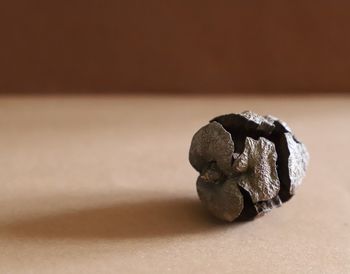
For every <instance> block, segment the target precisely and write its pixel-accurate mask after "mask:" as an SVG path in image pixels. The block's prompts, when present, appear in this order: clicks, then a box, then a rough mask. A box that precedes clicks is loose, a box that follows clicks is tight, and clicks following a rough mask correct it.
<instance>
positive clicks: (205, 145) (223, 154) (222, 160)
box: [189, 122, 234, 174]
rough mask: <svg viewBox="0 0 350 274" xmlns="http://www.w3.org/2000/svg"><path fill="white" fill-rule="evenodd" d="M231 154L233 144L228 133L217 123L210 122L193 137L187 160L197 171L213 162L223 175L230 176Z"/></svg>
mask: <svg viewBox="0 0 350 274" xmlns="http://www.w3.org/2000/svg"><path fill="white" fill-rule="evenodd" d="M233 152H234V144H233V141H232V138H231V135H230V133H228V132H227V131H226V130H225V129H224V128H223V127H222V125H220V124H219V123H217V122H211V123H209V124H207V125H206V126H204V127H202V128H201V129H200V130H198V131H197V132H196V134H195V135H194V136H193V138H192V143H191V148H190V156H189V160H190V163H191V165H192V166H193V167H194V168H195V169H196V170H197V171H201V170H203V168H205V167H206V166H207V165H208V164H209V163H210V162H212V161H215V162H216V163H217V165H218V166H219V167H220V169H221V170H222V171H223V172H224V173H225V174H230V173H231V172H232V167H231V162H232V157H233Z"/></svg>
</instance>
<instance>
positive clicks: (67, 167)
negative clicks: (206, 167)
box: [0, 95, 350, 274]
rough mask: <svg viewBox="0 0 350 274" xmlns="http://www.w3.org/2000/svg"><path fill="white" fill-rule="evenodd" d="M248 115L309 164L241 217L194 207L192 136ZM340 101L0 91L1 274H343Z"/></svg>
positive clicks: (348, 257)
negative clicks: (266, 118)
mask: <svg viewBox="0 0 350 274" xmlns="http://www.w3.org/2000/svg"><path fill="white" fill-rule="evenodd" d="M246 109H250V110H253V111H255V112H258V113H260V114H267V113H269V114H273V115H274V116H277V117H280V118H282V119H284V120H285V121H287V122H288V123H289V125H290V126H291V128H292V129H293V130H294V133H295V134H296V135H297V137H298V138H299V139H300V140H302V141H304V142H305V144H306V145H307V147H308V149H309V152H310V155H311V162H310V165H309V170H308V173H307V177H306V179H305V180H304V183H303V184H302V185H301V186H300V188H299V189H298V190H297V195H296V196H295V197H294V198H293V199H292V200H291V201H290V202H288V203H286V204H284V205H283V206H282V207H281V208H278V209H274V210H273V211H272V212H270V213H269V214H268V215H266V216H264V217H262V218H259V219H256V220H255V221H252V222H247V223H239V224H237V223H233V224H224V223H221V222H218V221H216V220H214V219H213V218H211V217H210V216H209V215H208V214H207V212H206V211H205V210H204V209H203V208H202V207H201V205H200V203H199V201H198V199H197V195H196V189H195V181H196V176H197V173H196V172H195V171H194V170H193V168H192V167H191V166H190V164H189V163H188V149H189V145H190V141H191V138H192V135H193V134H194V132H195V131H196V130H197V129H199V128H200V127H201V126H203V125H204V124H205V123H207V121H208V120H209V119H211V118H212V117H214V116H216V115H219V114H223V113H230V112H240V111H243V110H246ZM349 119H350V97H349V96H348V97H347V96H345V95H342V96H333V97H332V96H327V97H326V96H323V97H321V96H316V95H314V96H307V97H306V96H304V97H296V96H290V97H271V96H266V97H242V96H241V97H239V96H236V97H233V96H232V97H220V96H218V97H214V96H212V97H206V96H203V97H188V96H183V97H181V96H175V97H166V96H149V97H145V96H144V97H142V96H130V97H129V96H125V95H124V96H110V97H108V96H105V97H92V96H87V97H72V96H71V97H59V96H56V97H39V96H36V97H35V96H34V97H1V98H0V155H1V156H0V161H1V162H0V167H1V172H0V186H1V188H0V208H1V210H0V273H6V274H7V273H182V274H183V273H350V175H349V174H350V172H349V171H350V165H349V163H350V160H349V155H350V145H349V142H350V124H349Z"/></svg>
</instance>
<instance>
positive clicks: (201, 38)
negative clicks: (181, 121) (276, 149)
mask: <svg viewBox="0 0 350 274" xmlns="http://www.w3.org/2000/svg"><path fill="white" fill-rule="evenodd" d="M4 2H5V3H4ZM349 27H350V2H349V1H311V0H304V1H277V0H276V1H261V0H256V1H254V0H248V1H247V0H246V1H232V0H231V1H220V0H217V1H214V0H213V1H194V0H192V1H191V0H188V1H161V0H158V1H151V0H149V1H141V0H140V1H132V0H129V1H127V0H125V1H102V0H96V1H85V0H84V1H83V0H72V1H58V0H53V1H44V0H42V1H24V0H11V1H3V3H2V4H1V7H0V35H1V36H0V39H1V41H0V42H1V43H0V48H1V50H0V91H1V92H5V93H8V92H38V93H45V92H118V91H123V92H125V91H143V90H144V91H153V92H162V91H172V92H187V91H191V92H203V91H204V92H211V91H223V92H234V91H236V92H237V91H264V92H280V91H297V92H303V91H313V92H318V91H323V92H331V91H343V92H347V91H349V90H350V77H349V72H350V59H349V50H350V47H349V46H350V37H349Z"/></svg>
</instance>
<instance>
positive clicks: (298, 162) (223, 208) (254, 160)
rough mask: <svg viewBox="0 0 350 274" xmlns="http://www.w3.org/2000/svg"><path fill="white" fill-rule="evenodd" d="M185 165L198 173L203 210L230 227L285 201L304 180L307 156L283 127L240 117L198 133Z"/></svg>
mask: <svg viewBox="0 0 350 274" xmlns="http://www.w3.org/2000/svg"><path fill="white" fill-rule="evenodd" d="M189 160H190V163H191V164H192V166H193V167H194V168H195V169H196V170H197V171H199V172H200V176H199V177H198V180H197V191H198V195H199V197H200V200H201V201H202V203H203V204H204V206H205V207H206V208H207V209H208V210H209V211H210V212H211V213H212V214H213V215H215V216H216V217H218V218H220V219H223V220H226V221H233V220H235V219H241V220H248V219H252V218H254V217H255V216H257V215H263V214H265V213H266V212H268V211H270V210H271V209H272V208H274V207H278V206H280V205H281V204H282V202H286V201H288V200H289V199H290V198H291V197H292V196H293V195H294V193H295V189H296V187H297V186H299V184H300V183H301V180H302V178H303V177H304V176H305V172H306V167H307V163H308V161H309V155H308V152H307V150H306V147H305V146H304V145H303V144H302V143H301V142H299V141H298V140H297V139H296V138H295V136H293V135H292V133H291V130H290V128H289V127H288V125H287V124H286V123H284V122H282V121H279V120H278V119H277V118H275V117H273V116H260V115H258V114H256V113H253V112H251V111H245V112H242V113H241V114H227V115H222V116H218V117H216V118H214V119H213V120H211V121H210V123H209V124H207V125H206V126H204V127H202V128H201V129H200V130H199V131H198V132H197V133H196V134H195V135H194V136H193V139H192V143H191V148H190V153H189Z"/></svg>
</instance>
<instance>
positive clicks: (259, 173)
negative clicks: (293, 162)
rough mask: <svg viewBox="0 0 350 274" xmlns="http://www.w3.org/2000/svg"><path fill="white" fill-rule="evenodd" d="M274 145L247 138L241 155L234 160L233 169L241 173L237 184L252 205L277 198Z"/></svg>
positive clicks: (278, 188) (266, 141)
mask: <svg viewBox="0 0 350 274" xmlns="http://www.w3.org/2000/svg"><path fill="white" fill-rule="evenodd" d="M276 160H277V153H276V150H275V145H274V144H273V143H272V142H270V141H269V140H267V139H266V138H259V140H258V141H256V140H254V139H252V138H250V137H247V138H246V141H245V148H244V151H243V153H242V154H241V155H240V156H239V157H238V158H237V159H236V160H235V162H234V164H233V169H234V170H235V171H236V172H237V173H241V176H239V177H238V178H239V179H238V182H237V183H238V184H239V185H240V186H241V187H243V188H244V189H245V190H246V191H248V193H249V194H250V196H251V198H252V201H253V203H257V202H260V201H267V200H270V199H272V198H274V197H275V196H277V194H278V191H279V190H280V182H279V179H278V175H277V169H276Z"/></svg>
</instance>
